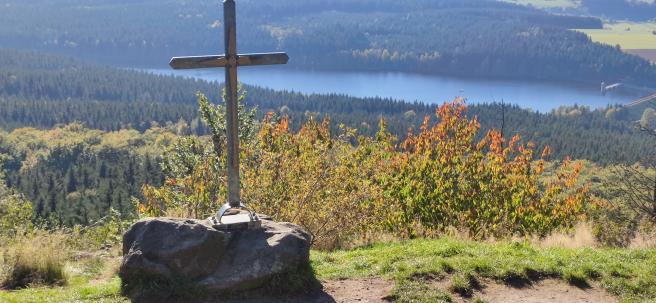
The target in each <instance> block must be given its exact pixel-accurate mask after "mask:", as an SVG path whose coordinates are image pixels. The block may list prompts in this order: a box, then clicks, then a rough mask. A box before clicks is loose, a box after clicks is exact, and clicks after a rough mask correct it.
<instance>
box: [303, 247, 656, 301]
mask: <svg viewBox="0 0 656 303" xmlns="http://www.w3.org/2000/svg"><path fill="white" fill-rule="evenodd" d="M312 262H313V267H314V268H315V270H316V272H317V275H318V277H319V278H322V279H341V278H354V277H373V276H378V277H384V278H387V279H393V280H395V281H397V284H398V285H401V286H400V287H401V290H399V289H398V287H397V291H396V293H395V295H396V296H397V297H403V295H402V294H399V291H402V290H403V289H405V288H407V289H413V288H414V289H416V288H421V287H425V286H422V283H421V280H422V279H417V277H427V276H428V277H440V276H445V275H447V274H448V275H452V276H453V277H455V278H453V279H452V282H451V283H452V285H451V287H450V288H453V289H452V290H453V291H454V292H464V293H470V292H471V289H472V288H473V287H475V285H472V284H473V283H475V281H476V279H492V280H497V281H500V282H505V283H511V284H516V285H522V284H528V283H530V282H531V281H534V280H538V279H542V278H557V279H563V280H564V281H568V282H570V283H571V284H573V285H577V286H585V285H586V284H590V283H593V282H595V283H599V285H601V286H602V287H603V288H605V289H606V290H608V291H609V292H610V293H611V294H613V295H616V296H618V297H620V298H622V299H624V300H625V301H627V302H633V301H639V302H643V301H645V300H656V250H629V249H564V248H551V249H536V248H533V247H531V246H529V245H525V244H522V243H505V244H483V243H477V242H466V241H456V240H449V239H442V240H432V241H428V240H417V241H409V242H403V243H396V244H384V245H383V244H380V245H374V246H372V247H368V248H360V249H355V250H352V251H339V252H334V253H319V252H315V253H314V255H313V258H312ZM472 280H473V281H472ZM430 296H440V294H433V295H430ZM410 301H412V300H410ZM430 301H431V300H419V301H417V302H430Z"/></svg>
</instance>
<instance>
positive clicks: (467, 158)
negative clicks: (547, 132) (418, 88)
mask: <svg viewBox="0 0 656 303" xmlns="http://www.w3.org/2000/svg"><path fill="white" fill-rule="evenodd" d="M465 111H466V106H465V105H464V104H463V103H462V102H461V101H458V100H456V101H455V102H453V103H447V104H444V105H442V106H441V107H440V108H439V109H438V110H437V113H436V116H437V118H438V122H437V123H436V124H434V125H432V126H431V125H430V119H429V118H428V117H427V118H426V119H425V120H424V123H423V124H422V126H421V128H420V131H419V133H418V134H413V133H409V134H408V137H407V139H406V140H405V141H404V142H403V144H402V145H401V147H402V149H401V151H400V152H399V153H398V154H397V155H395V156H394V159H395V165H394V169H395V171H394V172H393V173H392V177H390V178H386V179H384V180H383V183H384V187H385V189H386V197H387V198H388V200H387V202H388V203H393V204H394V206H392V207H390V209H391V210H392V212H391V213H390V214H389V216H388V217H387V222H386V226H387V227H388V228H389V229H391V230H395V231H398V232H401V233H404V234H406V235H408V236H417V235H418V233H421V234H424V235H427V234H430V233H432V232H440V231H444V230H445V229H446V228H447V227H458V228H464V229H466V230H467V231H468V232H469V234H470V235H471V236H472V237H475V238H484V237H490V236H494V237H504V236H510V235H528V234H537V235H540V236H544V235H546V234H548V233H549V232H551V231H552V230H554V229H556V228H560V227H570V226H572V224H573V223H575V222H577V221H578V219H580V218H581V217H582V216H583V213H584V208H583V206H584V204H585V202H586V199H587V197H588V195H587V192H588V189H587V187H577V186H576V181H577V180H578V176H579V173H580V170H581V165H580V164H578V163H574V162H572V161H569V160H566V161H563V163H562V164H561V165H560V167H558V168H557V170H556V171H555V175H554V176H552V177H548V176H547V175H546V174H545V171H544V164H545V160H544V158H545V157H546V156H548V154H549V152H550V151H549V149H548V148H546V149H545V150H544V151H543V152H542V154H541V156H540V158H538V159H537V160H535V155H534V153H535V150H534V149H535V147H534V145H533V144H530V143H529V144H527V145H522V144H519V141H520V138H519V136H515V137H513V138H512V139H511V140H510V141H509V142H506V140H505V138H503V136H502V135H501V133H500V132H498V131H490V132H488V133H487V134H486V135H485V136H484V137H483V139H482V140H479V141H477V140H476V136H477V134H478V132H479V128H480V125H479V123H478V122H477V121H476V119H475V118H474V119H471V120H470V119H468V118H467V117H466V116H465Z"/></svg>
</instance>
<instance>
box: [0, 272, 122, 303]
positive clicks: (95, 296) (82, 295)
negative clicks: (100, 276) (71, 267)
mask: <svg viewBox="0 0 656 303" xmlns="http://www.w3.org/2000/svg"><path fill="white" fill-rule="evenodd" d="M120 289H121V281H120V280H119V278H118V277H115V278H113V279H111V280H110V281H102V282H93V281H90V280H87V279H84V278H82V277H76V278H73V279H72V281H71V282H70V283H69V284H68V285H67V286H65V287H36V288H27V289H23V290H17V291H0V302H3V303H42V302H61V303H68V302H71V303H73V302H75V303H78V302H80V303H81V302H89V303H91V302H101V303H124V302H129V300H128V299H126V298H123V297H122V296H121V295H120Z"/></svg>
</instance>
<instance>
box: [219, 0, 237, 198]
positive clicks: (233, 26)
mask: <svg viewBox="0 0 656 303" xmlns="http://www.w3.org/2000/svg"><path fill="white" fill-rule="evenodd" d="M223 22H224V30H225V36H224V39H225V56H226V66H225V78H226V79H225V93H226V130H227V131H226V133H227V134H226V136H227V138H228V146H227V149H228V158H227V167H228V203H229V204H230V206H231V207H239V206H241V198H240V194H241V193H240V191H241V189H240V187H241V184H240V181H239V116H238V112H239V111H238V98H239V97H238V95H237V94H238V92H237V62H238V58H237V14H236V9H235V1H234V0H224V1H223Z"/></svg>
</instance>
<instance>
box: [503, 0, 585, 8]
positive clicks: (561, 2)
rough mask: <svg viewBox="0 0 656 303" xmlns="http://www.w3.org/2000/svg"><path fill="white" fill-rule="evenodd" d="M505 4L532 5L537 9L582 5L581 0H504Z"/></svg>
mask: <svg viewBox="0 0 656 303" xmlns="http://www.w3.org/2000/svg"><path fill="white" fill-rule="evenodd" d="M503 1H505V2H510V3H515V4H520V5H531V6H534V7H536V8H564V9H566V8H576V7H579V6H580V5H581V1H579V0H503Z"/></svg>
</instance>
